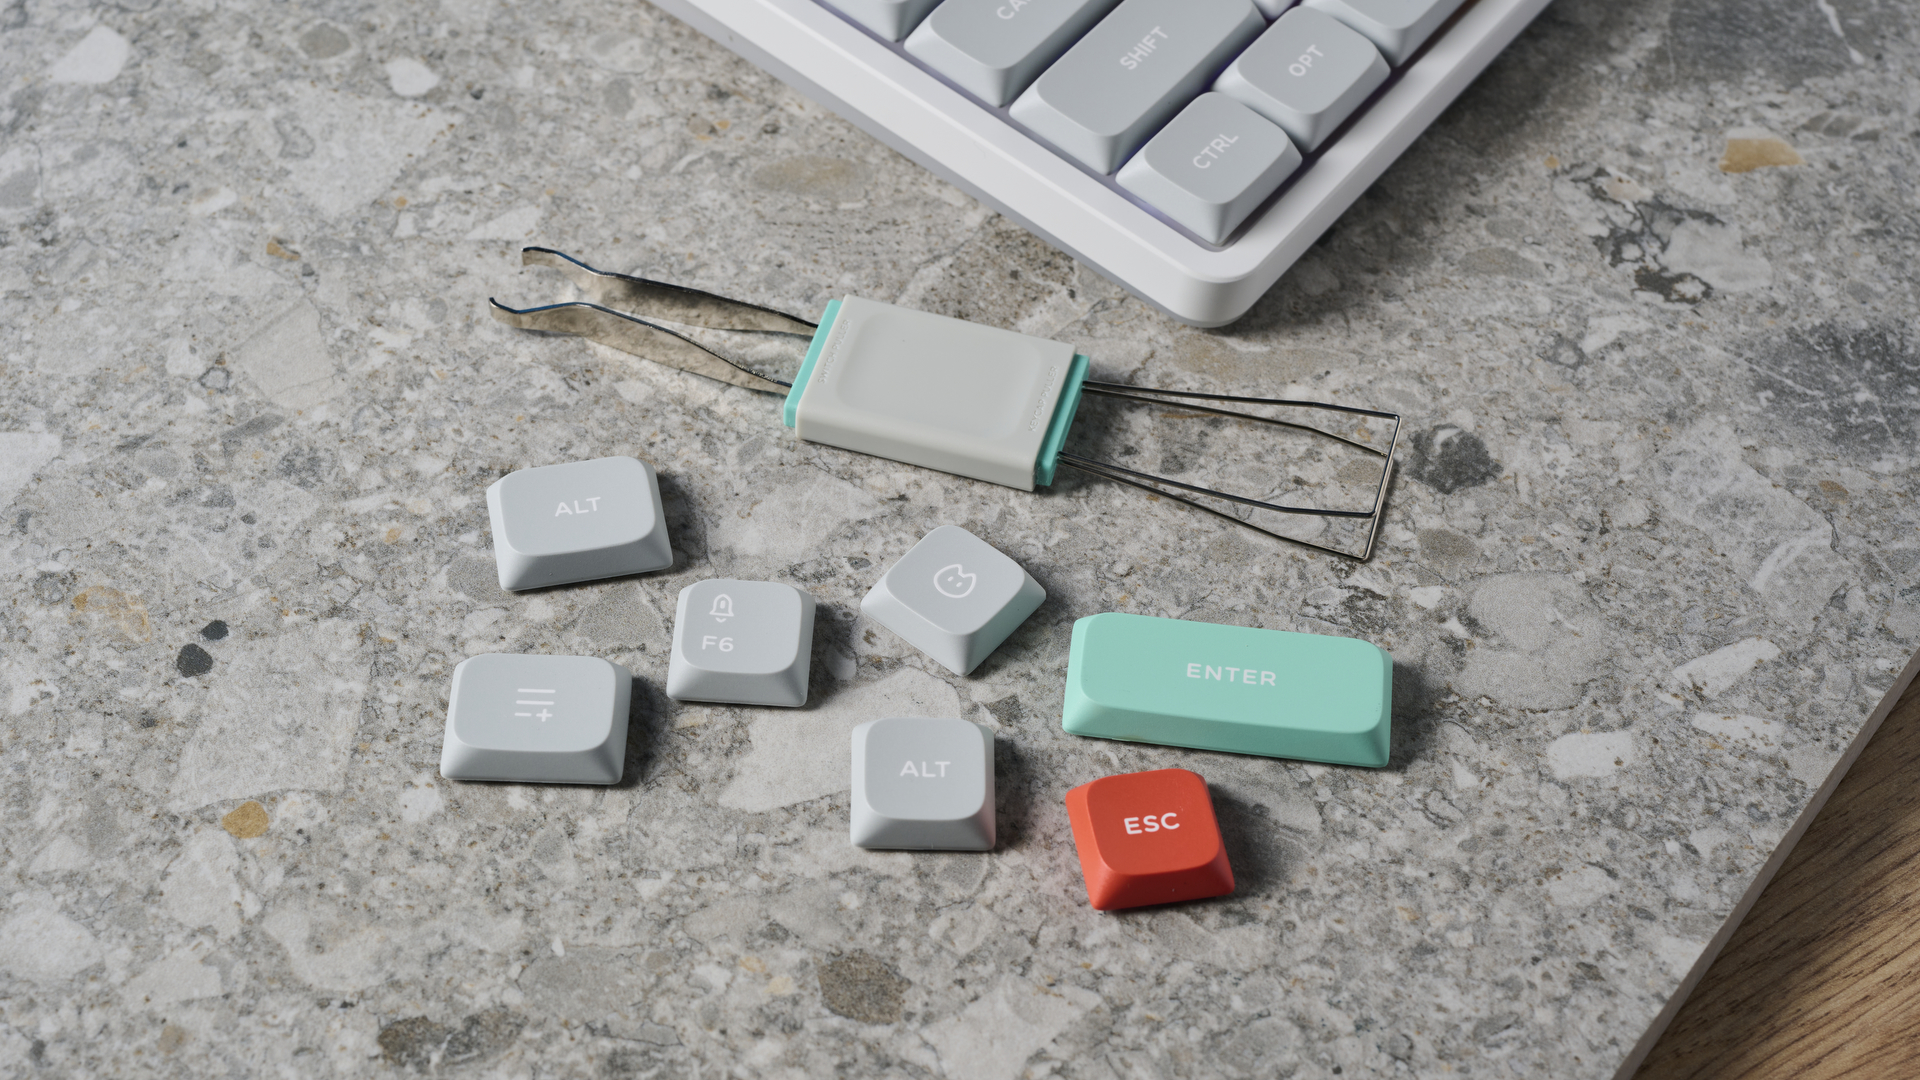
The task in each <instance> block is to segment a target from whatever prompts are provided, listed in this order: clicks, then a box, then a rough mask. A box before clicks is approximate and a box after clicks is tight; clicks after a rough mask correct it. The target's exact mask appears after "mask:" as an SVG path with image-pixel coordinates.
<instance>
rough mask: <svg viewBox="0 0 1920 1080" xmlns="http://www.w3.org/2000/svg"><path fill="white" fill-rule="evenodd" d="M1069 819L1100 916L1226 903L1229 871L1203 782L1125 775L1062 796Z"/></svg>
mask: <svg viewBox="0 0 1920 1080" xmlns="http://www.w3.org/2000/svg"><path fill="white" fill-rule="evenodd" d="M1067 818H1068V820H1070V821H1071V822H1072V824H1073V844H1074V847H1075V848H1076V849H1078V851H1079V853H1080V869H1081V871H1082V873H1084V874H1085V875H1086V879H1087V902H1088V903H1089V904H1092V905H1093V906H1094V907H1095V908H1097V909H1098V910H1101V911H1113V910H1115V909H1118V908H1131V907H1144V906H1146V905H1148V904H1170V903H1173V902H1175V901H1179V900H1200V899H1203V898H1205V897H1209V896H1224V895H1226V894H1227V893H1230V892H1232V891H1233V868H1232V867H1230V866H1228V865H1227V849H1226V846H1225V845H1224V844H1222V843H1221V840H1220V824H1219V822H1218V821H1217V820H1216V819H1215V818H1214V816H1213V798H1212V796H1210V795H1209V794H1208V793H1207V782H1206V781H1205V780H1202V779H1201V778H1200V777H1199V776H1198V775H1197V774H1195V773H1191V772H1188V771H1187V770H1185V769H1156V770H1154V771H1152V772H1138V773H1124V774H1122V775H1120V776H1107V777H1102V778H1101V779H1099V780H1095V781H1093V782H1092V783H1090V784H1082V785H1080V786H1079V787H1077V788H1074V789H1073V790H1072V791H1069V792H1067Z"/></svg>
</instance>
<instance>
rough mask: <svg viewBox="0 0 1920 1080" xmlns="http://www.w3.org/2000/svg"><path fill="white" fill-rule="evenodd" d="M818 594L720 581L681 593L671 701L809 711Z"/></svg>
mask: <svg viewBox="0 0 1920 1080" xmlns="http://www.w3.org/2000/svg"><path fill="white" fill-rule="evenodd" d="M812 663H813V594H812V593H810V592H808V591H806V590H805V589H797V588H794V587H793V586H792V585H782V584H780V583H779V582H777V581H732V580H728V579H724V578H715V579H713V580H711V581H701V582H696V583H694V584H692V585H689V586H687V587H686V588H684V589H681V590H680V603H679V606H678V607H677V608H675V610H674V614H673V656H672V658H671V659H670V660H668V661H667V696H668V697H670V698H672V699H674V700H675V701H716V702H725V703H727V704H732V705H783V706H786V707H789V708H792V707H795V706H800V705H805V704H806V703H807V669H808V667H809V666H810V665H811V664H812Z"/></svg>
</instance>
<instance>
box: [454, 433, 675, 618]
mask: <svg viewBox="0 0 1920 1080" xmlns="http://www.w3.org/2000/svg"><path fill="white" fill-rule="evenodd" d="M487 514H488V516H489V518H491V520H492V522H493V557H494V560H495V562H497V563H498V564H499V568H500V587H501V588H503V589H508V590H513V591H518V590H522V589H538V588H541V587H543V586H546V585H564V584H566V583H568V582H573V581H598V580H600V579H602V578H610V577H621V576H624V575H627V574H643V573H646V572H647V571H649V570H664V569H666V568H667V567H669V566H672V565H673V547H672V545H671V544H670V543H669V542H668V540H667V519H666V514H665V513H664V512H663V511H662V509H661V506H660V481H659V478H658V477H656V476H655V475H654V472H653V466H651V465H648V464H647V463H646V462H644V461H640V460H638V459H636V458H630V457H606V458H595V459H593V460H591V461H570V462H567V463H566V464H564V465H543V466H541V467H539V468H535V469H521V470H520V471H518V472H513V473H508V474H507V475H506V476H503V477H501V478H500V479H498V480H496V481H494V482H493V486H492V487H489V488H488V489H487Z"/></svg>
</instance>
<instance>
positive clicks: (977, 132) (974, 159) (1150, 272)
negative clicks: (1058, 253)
mask: <svg viewBox="0 0 1920 1080" xmlns="http://www.w3.org/2000/svg"><path fill="white" fill-rule="evenodd" d="M1547 2H1548V0H1473V2H1472V3H1469V4H1468V5H1467V6H1466V7H1465V8H1463V9H1462V10H1461V12H1460V13H1459V15H1458V16H1457V17H1456V19H1455V21H1454V22H1453V23H1452V24H1451V25H1450V26H1447V27H1445V28H1443V29H1442V30H1441V31H1440V33H1439V34H1438V35H1437V36H1436V37H1435V38H1434V40H1433V41H1432V42H1431V43H1430V44H1429V45H1428V47H1427V50H1426V52H1425V53H1423V54H1421V55H1420V56H1419V57H1418V58H1417V59H1415V60H1414V62H1413V63H1411V64H1409V65H1408V66H1407V67H1406V68H1404V69H1403V70H1402V71H1401V74H1400V77H1399V78H1398V80H1396V81H1395V82H1393V83H1392V84H1391V85H1389V86H1388V87H1387V89H1386V90H1385V91H1384V92H1383V93H1382V94H1381V96H1380V97H1379V98H1378V99H1377V100H1376V101H1375V102H1374V103H1373V105H1372V106H1371V107H1369V108H1367V109H1366V110H1365V111H1364V112H1362V114H1361V115H1360V116H1359V117H1358V118H1357V119H1356V120H1355V121H1354V122H1353V123H1352V125H1351V126H1350V127H1349V128H1348V129H1347V130H1346V131H1345V132H1344V133H1342V134H1341V135H1340V136H1339V137H1338V138H1337V139H1335V140H1334V141H1333V142H1332V143H1330V144H1329V145H1328V146H1327V147H1326V148H1325V149H1324V150H1323V151H1322V152H1321V154H1320V155H1319V157H1318V159H1317V160H1316V161H1313V162H1312V163H1311V164H1310V165H1309V166H1308V167H1307V168H1306V169H1305V170H1304V172H1303V173H1302V175H1301V176H1300V178H1299V179H1298V180H1296V181H1295V182H1294V183H1293V184H1292V186H1291V187H1289V188H1287V189H1286V190H1284V191H1282V192H1281V193H1280V195H1279V196H1278V197H1277V198H1276V199H1275V200H1274V201H1273V203H1271V204H1270V205H1269V206H1267V207H1266V208H1265V209H1264V210H1262V211H1259V212H1257V213H1256V214H1255V217H1254V219H1253V221H1252V223H1251V224H1250V225H1248V226H1247V227H1246V228H1245V229H1244V230H1243V231H1242V232H1241V234H1240V235H1239V237H1238V238H1237V239H1235V240H1234V241H1233V242H1232V243H1231V244H1229V245H1228V246H1227V247H1225V248H1222V249H1218V250H1216V249H1212V248H1208V247H1206V246H1205V245H1202V244H1200V243H1198V242H1196V241H1194V240H1192V239H1189V238H1188V237H1187V236H1186V235H1184V234H1182V233H1181V232H1180V231H1178V230H1176V229H1175V228H1174V227H1173V226H1171V225H1168V224H1167V223H1166V222H1164V221H1162V220H1161V219H1160V218H1158V217H1156V216H1155V215H1153V214H1152V213H1150V212H1148V211H1147V210H1145V209H1142V208H1141V207H1139V206H1137V205H1135V204H1134V203H1132V202H1130V201H1128V200H1127V199H1126V198H1125V197H1123V196H1122V195H1121V194H1120V193H1119V192H1117V191H1115V190H1113V189H1112V188H1110V187H1108V186H1107V184H1105V183H1103V182H1101V181H1100V180H1097V179H1095V178H1094V177H1092V176H1091V175H1089V174H1088V173H1086V172H1083V171H1081V169H1080V168H1079V167H1078V166H1076V165H1074V164H1072V163H1070V162H1068V161H1067V160H1066V159H1065V158H1063V157H1061V156H1060V155H1058V154H1057V153H1055V152H1054V151H1052V150H1050V149H1048V148H1047V147H1045V146H1043V145H1041V144H1040V143H1038V142H1036V141H1035V140H1034V139H1032V138H1031V137H1029V136H1028V135H1026V134H1025V133H1024V132H1022V131H1020V130H1019V129H1018V128H1015V127H1013V126H1011V125H1009V124H1008V123H1007V121H1005V120H1004V119H1002V118H1001V117H1000V116H999V115H998V114H996V113H994V112H991V111H989V110H988V109H986V108H984V107H982V106H981V105H979V104H978V103H976V102H974V101H973V100H971V99H970V98H968V97H967V96H966V95H964V94H962V93H961V92H960V91H958V90H956V89H954V88H953V87H951V86H948V85H947V84H946V83H944V82H942V81H941V80H940V79H938V78H936V77H935V76H933V75H932V74H930V73H928V72H927V71H925V70H922V69H921V68H919V67H916V66H915V65H914V64H913V63H912V62H911V61H910V60H908V59H907V58H906V57H905V56H903V55H901V54H900V53H898V52H895V51H894V50H893V49H892V48H889V47H888V46H886V45H884V44H882V43H880V42H879V41H876V40H875V39H874V38H873V37H871V36H869V35H868V34H867V33H866V32H865V31H863V30H861V29H859V28H858V27H856V26H854V25H853V24H852V23H850V22H848V21H847V20H846V19H845V18H843V17H841V16H840V15H837V14H835V13H834V12H833V11H831V10H829V9H828V8H826V7H823V6H822V5H821V4H819V3H818V2H816V0H652V3H654V4H655V5H656V6H658V7H659V8H661V9H662V10H664V11H667V12H668V13H670V14H672V15H674V16H676V17H678V18H679V19H681V20H682V21H684V22H686V23H687V24H688V25H690V26H692V27H693V28H694V29H696V30H699V31H700V32H701V33H703V34H705V35H707V36H708V37H710V38H712V39H713V40H715V41H717V42H719V43H720V44H721V45H724V46H725V47H727V48H728V49H731V50H732V51H734V52H735V53H738V54H739V55H741V56H742V57H745V58H746V59H747V60H750V61H752V62H753V63H755V64H757V65H759V66H760V67H761V68H763V69H765V70H766V71H768V72H770V73H771V74H773V75H774V76H776V77H778V78H780V79H781V80H783V81H785V82H786V83H787V84H789V85H791V86H793V87H794V88H795V89H797V90H799V91H801V92H802V93H805V94H807V95H808V96H809V97H812V98H813V99H814V100H816V101H819V102H820V103H821V104H823V105H826V106H827V107H828V108H831V109H833V110H834V111H835V112H837V113H839V114H840V115H841V116H844V117H846V118H847V120H849V121H851V122H852V123H853V124H855V125H857V126H858V127H860V128H861V129H862V130H864V131H866V132H867V133H868V134H871V135H872V136H874V137H875V138H877V139H879V140H880V141H881V142H884V143H886V144H887V145H888V146H891V147H893V148H894V149H895V150H898V151H899V152H900V153H902V154H904V155H906V156H907V157H909V158H911V159H912V160H914V161H916V162H919V163H920V164H921V165H924V166H926V167H927V168H929V169H931V170H933V171H934V172H935V173H938V174H939V175H940V176H942V177H945V178H946V179H947V180H949V181H951V182H952V183H954V184H955V185H957V186H959V187H960V188H962V189H964V190H965V191H967V192H968V193H969V194H971V195H973V196H974V197H975V198H977V199H979V200H980V201H981V202H984V203H986V204H987V205H988V206H991V207H993V208H994V209H995V210H998V211H999V212H1001V213H1002V214H1005V215H1006V216H1008V217H1010V218H1012V219H1013V220H1015V221H1018V222H1020V223H1021V224H1022V225H1024V226H1026V227H1027V228H1028V229H1029V230H1031V231H1032V232H1033V233H1035V234H1036V235H1038V236H1040V237H1042V238H1044V239H1045V240H1046V241H1047V242H1049V243H1051V244H1053V245H1054V246H1055V247H1058V248H1059V249H1060V250H1062V251H1064V252H1066V253H1068V254H1070V255H1072V256H1073V257H1074V258H1076V259H1078V260H1080V261H1081V262H1083V263H1086V264H1087V265H1088V266H1091V267H1093V268H1094V269H1096V270H1098V271H1099V272H1100V273H1102V274H1105V275H1106V276H1107V277H1109V278H1111V279H1113V280H1114V281H1115V282H1117V283H1119V284H1120V285H1122V286H1124V287H1125V288H1126V289H1127V290H1128V291H1130V292H1132V293H1133V294H1134V295H1136V296H1138V297H1140V298H1141V299H1142V300H1145V301H1146V302H1147V303H1149V304H1152V305H1153V306H1154V307H1157V308H1159V309H1160V310H1161V311H1164V312H1166V313H1167V314H1168V315H1170V316H1172V317H1173V318H1175V319H1178V320H1180V321H1181V322H1184V323H1188V324H1191V325H1194V326H1224V325H1226V324H1227V323H1230V322H1232V321H1234V320H1235V319H1237V318H1239V317H1240V316H1241V315H1244V314H1245V313H1246V311H1247V309H1248V308H1250V307H1252V306H1253V304H1254V302H1255V301H1256V300H1258V299H1260V297H1261V296H1262V295H1264V294H1265V293H1266V291H1267V289H1268V288H1270V287H1271V286H1272V285H1273V283H1274V282H1275V281H1277V280H1279V277H1280V275H1281V274H1283V273H1285V272H1286V270H1287V268H1288V267H1289V266H1292V265H1293V262H1294V260H1295V259H1298V258H1299V257H1300V256H1301V255H1302V254H1303V253H1304V252H1305V251H1306V250H1307V248H1308V246H1310V245H1311V244H1312V243H1313V242H1314V241H1315V240H1316V239H1318V238H1319V236H1320V234H1321V233H1323V232H1325V231H1326V230H1327V228H1328V227H1329V226H1331V225H1332V224H1333V222H1334V220H1335V219H1336V218H1338V217H1339V216H1340V214H1341V213H1342V212H1344V211H1345V210H1346V208H1347V207H1348V206H1350V205H1352V204H1353V201H1354V200H1355V199H1357V198H1359V197H1360V193H1361V192H1363V191H1365V190H1366V189H1367V187H1368V186H1369V185H1370V184H1372V183H1373V182H1374V180H1376V179H1378V178H1379V176H1380V174H1381V173H1383V172H1385V171H1386V169H1387V166H1389V165H1391V164H1393V161H1394V159H1396V158H1398V157H1399V156H1400V153H1401V152H1402V151H1404V150H1405V149H1406V148H1407V147H1408V146H1409V145H1411V144H1412V142H1413V140H1414V139H1415V138H1417V137H1418V136H1419V135H1420V133H1421V132H1423V131H1425V130H1426V128H1427V125H1428V124H1430V123H1432V122H1433V120H1434V119H1435V118H1436V117H1438V116H1439V115H1440V112H1441V111H1442V110H1443V109H1445V108H1446V107H1447V106H1448V105H1449V104H1451V103H1452V101H1453V99H1454V98H1455V97H1457V96H1459V94H1460V92H1461V91H1462V90H1465V89H1466V87H1467V84H1468V83H1470V82H1472V81H1473V79H1474V77H1475V76H1477V75H1479V74H1480V72H1481V71H1482V70H1484V69H1485V68H1486V66H1487V65H1488V64H1489V63H1491V62H1492V61H1493V58H1494V57H1495V56H1497V55H1499V53H1500V50H1502V49H1504V48H1506V46H1507V45H1508V43H1510V42H1511V41H1512V40H1513V39H1514V38H1515V37H1516V36H1518V35H1519V33H1520V31H1521V30H1522V29H1524V28H1525V27H1526V25H1527V24H1528V23H1529V22H1531V21H1532V20H1533V17H1534V16H1535V15H1537V14H1539V12H1540V11H1541V10H1542V9H1543V8H1545V7H1546V6H1547Z"/></svg>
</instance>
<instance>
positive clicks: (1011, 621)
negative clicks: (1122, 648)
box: [860, 525, 1047, 675]
mask: <svg viewBox="0 0 1920 1080" xmlns="http://www.w3.org/2000/svg"><path fill="white" fill-rule="evenodd" d="M1046 598H1047V591H1046V590H1045V589H1043V588H1041V587H1040V583H1039V582H1037V581H1035V580H1033V575H1031V574H1029V573H1027V572H1026V571H1025V570H1023V569H1021V568H1020V564H1019V563H1017V562H1014V561H1013V560H1012V559H1009V558H1007V557H1006V556H1005V555H1002V554H1001V553H1000V552H999V551H998V550H996V549H995V548H994V547H993V545H991V544H989V543H987V542H986V541H985V540H982V539H980V538H979V537H977V536H975V535H973V534H972V533H970V532H968V531H967V530H965V529H962V528H960V527H959V526H957V525H942V526H940V527H939V528H937V529H935V530H933V531H932V532H930V533H928V534H927V535H925V536H923V537H921V538H920V542H919V543H917V544H915V545H913V548H912V549H911V550H909V551H908V552H907V553H906V554H905V555H902V556H901V557H900V561H899V562H897V563H894V564H893V566H892V567H890V568H889V569H888V570H887V572H886V573H885V574H882V575H881V576H880V580H879V581H878V582H877V583H875V584H874V586H873V589H872V590H871V591H869V592H868V593H867V595H866V597H865V598H864V599H862V600H861V601H860V613H861V614H862V615H865V616H866V617H867V618H869V619H872V620H873V621H875V622H877V623H879V624H880V625H881V626H884V627H886V628H887V629H889V630H891V631H893V632H894V633H896V634H898V635H900V636H901V637H903V638H905V639H906V641H907V644H909V645H912V646H913V647H914V648H916V649H919V650H920V651H921V652H923V653H926V654H927V655H928V656H931V657H933V658H934V659H935V660H938V661H939V662H940V663H941V664H942V665H943V666H945V667H946V668H947V669H948V670H949V671H952V672H953V673H954V674H956V675H965V674H967V673H968V672H970V671H972V670H973V669H974V668H976V667H979V666H980V661H982V660H985V659H986V658H987V656H988V654H990V653H992V652H993V650H995V649H997V648H999V647H1000V643H1001V642H1003V641H1005V640H1007V637H1008V635H1010V634H1012V633H1013V632H1014V630H1016V629H1018V628H1019V626H1020V624H1021V623H1023V622H1026V621H1027V616H1029V615H1031V614H1033V613H1034V610H1035V609H1037V608H1038V607H1039V606H1040V604H1041V602H1042V601H1044V600H1046Z"/></svg>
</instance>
